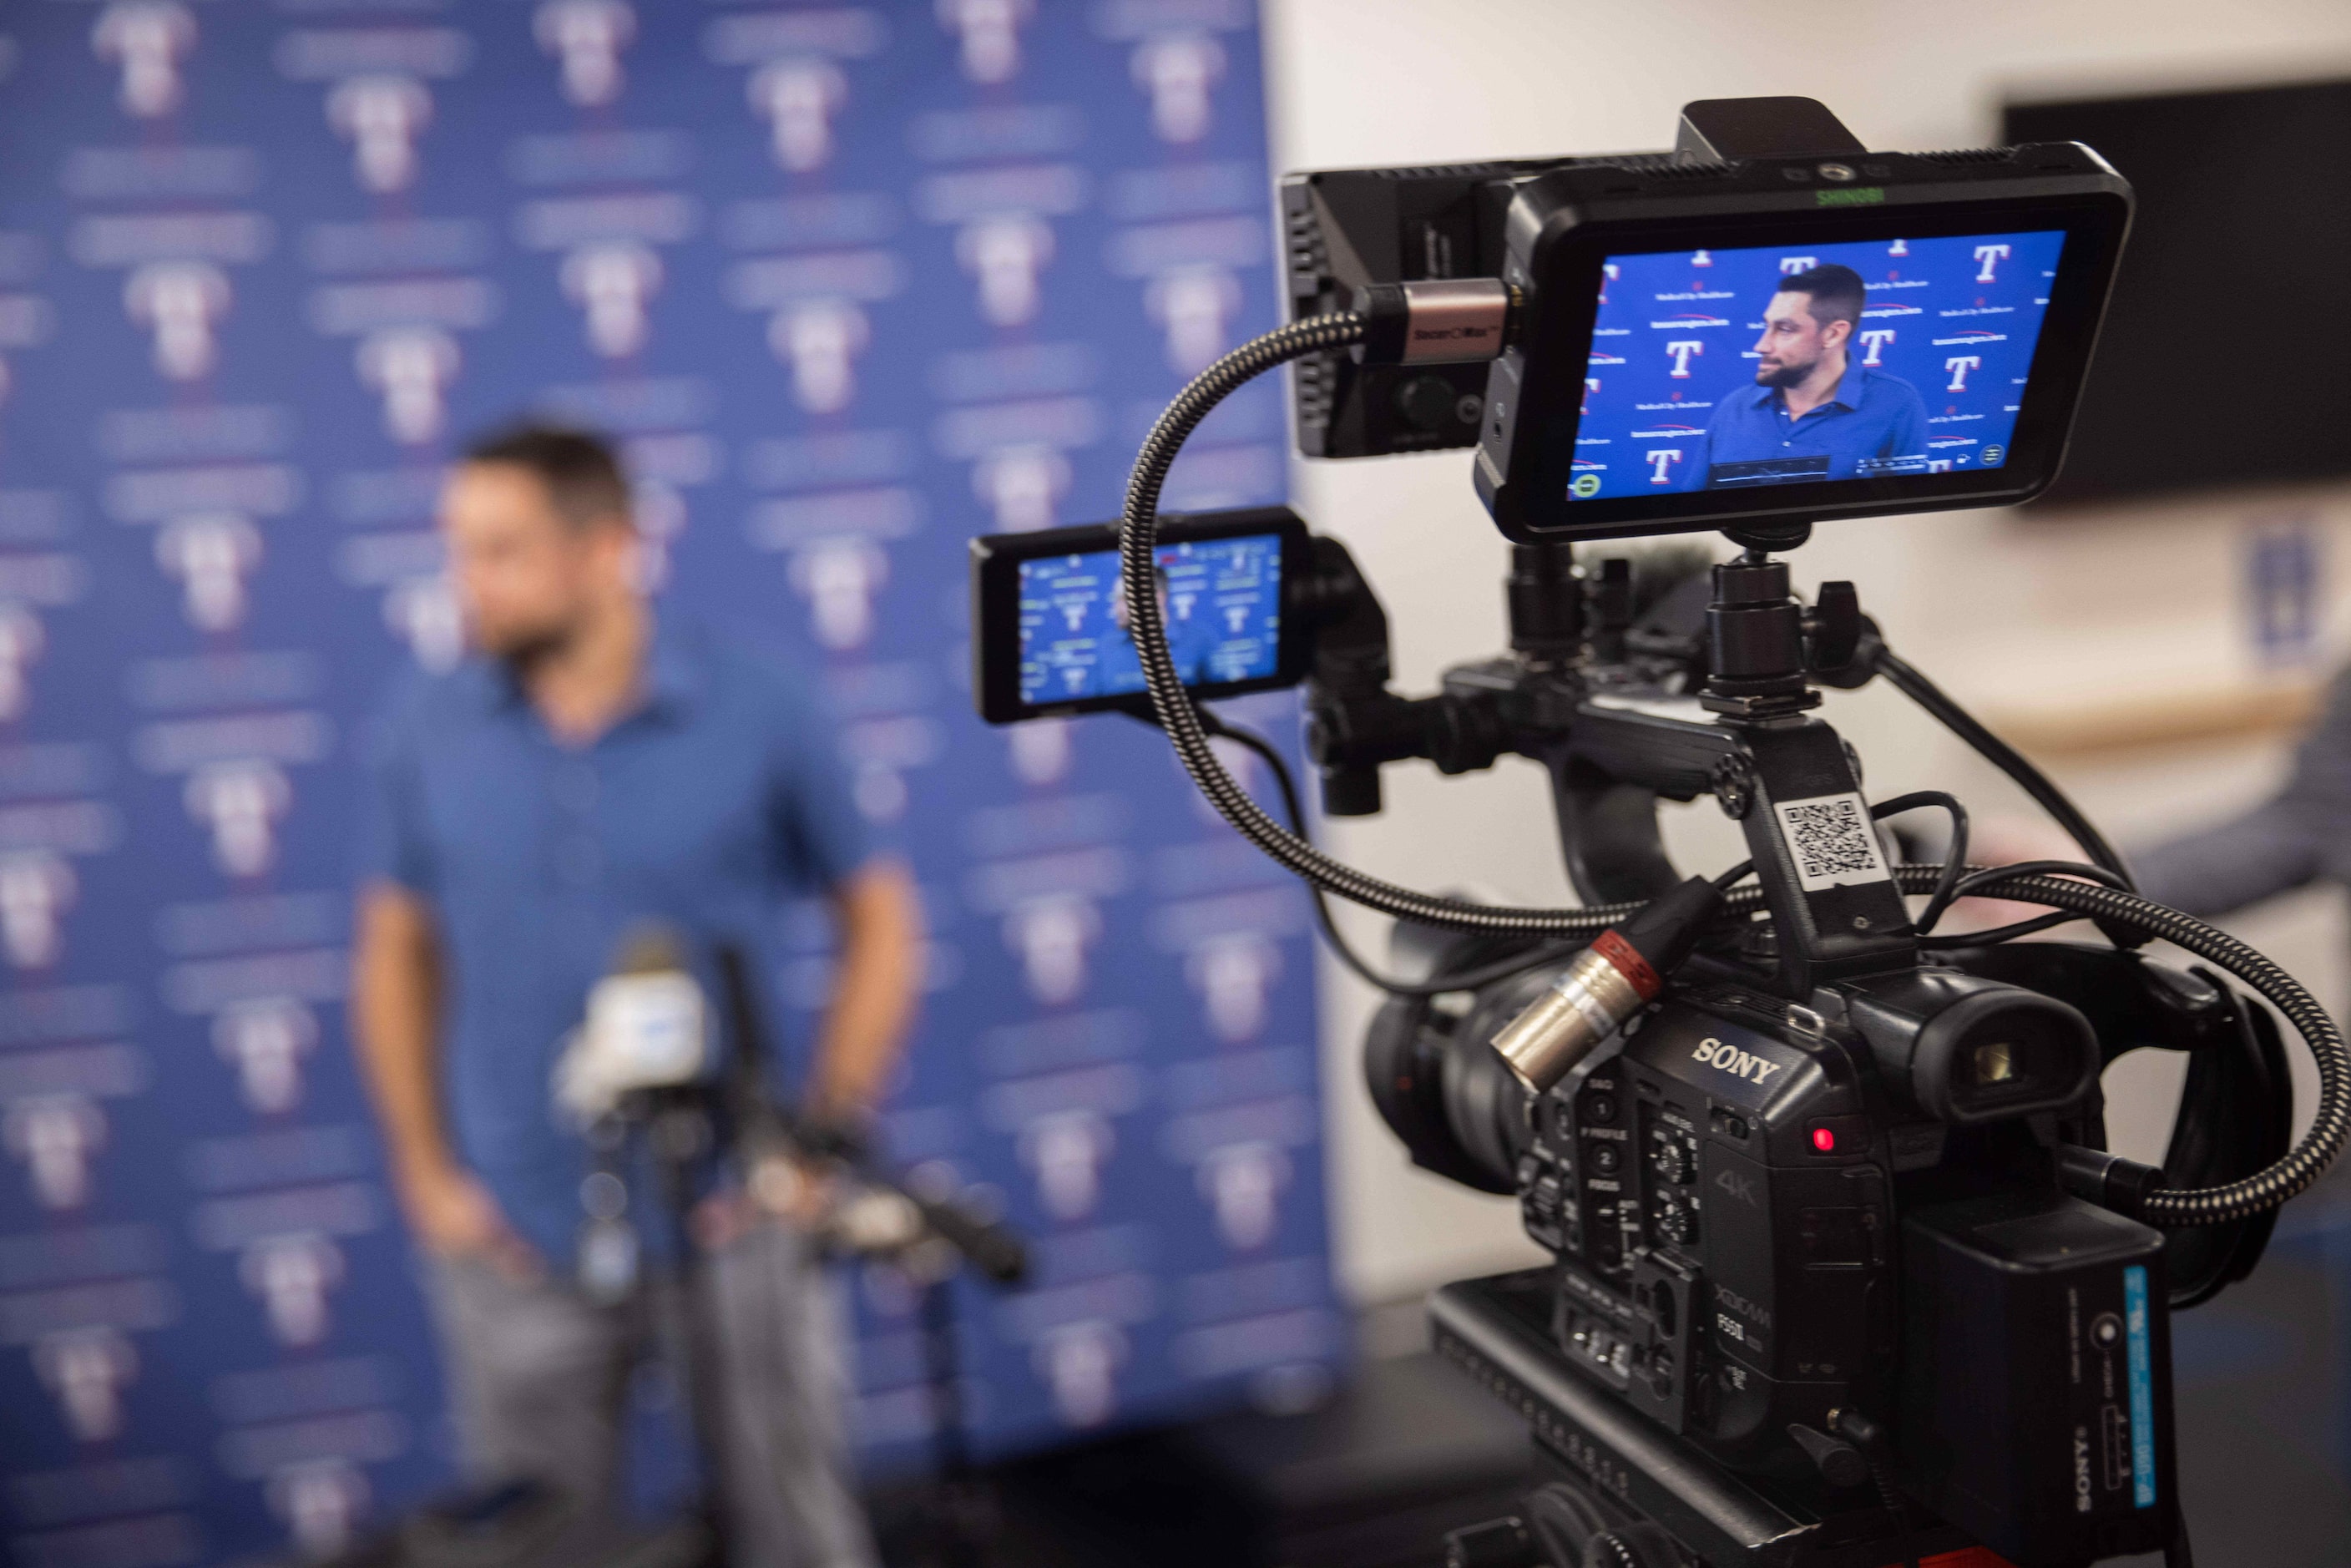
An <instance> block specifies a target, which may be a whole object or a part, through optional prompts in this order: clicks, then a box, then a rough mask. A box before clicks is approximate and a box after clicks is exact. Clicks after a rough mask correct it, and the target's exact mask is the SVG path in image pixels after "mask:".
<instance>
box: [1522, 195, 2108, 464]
mask: <svg viewBox="0 0 2351 1568" xmlns="http://www.w3.org/2000/svg"><path fill="white" fill-rule="evenodd" d="M2064 244H2065V234H2064V231H2063V230H2059V229H2048V230H2036V231H2032V232H2029V233H2022V234H1980V235H1944V236H1941V237H1938V238H1928V239H1882V240H1865V241H1858V242H1846V243H1832V244H1815V245H1804V246H1784V245H1782V246H1754V247H1750V248H1741V249H1733V250H1706V249H1699V250H1675V251H1670V252H1656V253H1650V254H1640V255H1627V256H1609V257H1608V258H1607V260H1606V261H1605V262H1604V264H1603V267H1602V284H1601V293H1600V302H1599V309H1598V312H1597V314H1596V316H1595V318H1594V319H1593V330H1592V350H1591V357H1590V361H1589V362H1588V364H1587V365H1586V368H1585V371H1584V383H1583V408H1582V411H1581V415H1580V417H1579V419H1578V421H1577V423H1576V426H1575V455H1574V459H1573V469H1572V471H1571V474H1570V476H1569V480H1568V485H1567V492H1568V502H1569V507H1570V509H1571V510H1573V506H1574V503H1576V502H1579V501H1597V500H1605V499H1612V498H1626V497H1640V496H1661V495H1671V494H1674V493H1676V492H1687V491H1696V490H1718V491H1729V490H1742V489H1761V488H1762V487H1765V486H1779V485H1798V484H1816V483H1820V482H1823V481H1837V480H1854V479H1886V478H1901V477H1907V476H1916V475H1930V474H1953V473H1963V472H1968V471H1972V470H1978V469H1997V468H2000V467H2001V466H2002V465H2004V464H2006V463H2007V461H2008V459H2009V455H2010V453H2011V449H2012V444H2013V437H2014V434H2015V431H2016V424H2017V415H2018V413H2019V412H2020V410H2021V409H2022V405H2023V402H2024V396H2025V389H2026V385H2027V382H2028V381H2029V379H2030V377H2031V373H2032V355H2033V350H2034V348H2035V347H2036V346H2037V345H2038V343H2039V342H2040V339H2041V329H2042V324H2043V319H2044V318H2045V317H2046V315H2047V313H2048V308H2049V299H2050V293H2051V289H2052V287H2053V285H2054V283H2055V281H2056V278H2057V273H2058V260H2059V256H2060V254H2061V253H2062V251H2063V250H2064Z"/></svg>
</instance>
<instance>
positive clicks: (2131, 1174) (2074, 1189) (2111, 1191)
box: [2057, 1144, 2171, 1219]
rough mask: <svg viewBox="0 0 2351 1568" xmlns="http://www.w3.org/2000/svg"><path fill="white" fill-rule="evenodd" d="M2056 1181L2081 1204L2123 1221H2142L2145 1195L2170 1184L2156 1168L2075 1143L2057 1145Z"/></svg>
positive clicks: (2145, 1210)
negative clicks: (2108, 1213) (2088, 1204)
mask: <svg viewBox="0 0 2351 1568" xmlns="http://www.w3.org/2000/svg"><path fill="white" fill-rule="evenodd" d="M2057 1180H2058V1182H2059V1183H2060V1185H2062V1186H2064V1188H2065V1190H2066V1191H2067V1192H2070V1193H2072V1194H2073V1195H2074V1197H2078V1198H2080V1199H2081V1200H2082V1201H2083V1202H2085V1203H2095V1204H2096V1205H2097V1206H2098V1207H2100V1208H2104V1209H2110V1210H2112V1211H2113V1212H2115V1213H2116V1214H2119V1215H2121V1216H2122V1217H2123V1218H2126V1219H2144V1218H2147V1197H2148V1195H2150V1194H2152V1193H2156V1192H2160V1191H2162V1190H2163V1189H2165V1188H2166V1187H2168V1186H2170V1185H2171V1181H2170V1178H2169V1177H2168V1176H2165V1175H2164V1174H2163V1172H2162V1170H2161V1169H2160V1168H2159V1167H2158V1166H2143V1165H2141V1164H2139V1163H2138V1162H2137V1160H2126V1159H2125V1158H2124V1157H2123V1156H2122V1155H2117V1154H2112V1153H2109V1152H2108V1151H2106V1150H2105V1149H2085V1148H2084V1147H2082V1146H2081V1145H2078V1144H2064V1145H2060V1146H2059V1148H2058V1150H2057Z"/></svg>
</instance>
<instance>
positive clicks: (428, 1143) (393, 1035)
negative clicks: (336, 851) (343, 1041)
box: [351, 884, 455, 1184]
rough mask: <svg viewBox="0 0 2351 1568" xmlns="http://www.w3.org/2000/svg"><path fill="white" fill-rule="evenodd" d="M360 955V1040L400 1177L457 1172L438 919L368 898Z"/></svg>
mask: <svg viewBox="0 0 2351 1568" xmlns="http://www.w3.org/2000/svg"><path fill="white" fill-rule="evenodd" d="M358 927H359V932H358V942H357V945H356V951H355V952H354V954H353V964H352V971H353V972H352V988H351V1025H352V1030H351V1032H352V1037H353V1040H354V1042H355V1043H356V1045H357V1047H358V1052H359V1059H360V1068H361V1070H362V1071H363V1072H364V1074H365V1076H366V1079H367V1085H368V1091H369V1093H370V1096H371V1098H372V1099H373V1101H374V1102H375V1108H376V1114H377V1117H378V1119H379V1120H380V1121H381V1124H382V1127H383V1135H384V1143H385V1145H386V1147H387V1149H388V1150H389V1152H390V1154H391V1156H392V1172H393V1176H395V1178H396V1179H398V1180H400V1181H401V1182H402V1183H403V1184H405V1183H407V1182H411V1181H413V1180H416V1179H418V1178H419V1177H423V1178H427V1179H429V1178H430V1177H432V1176H437V1175H441V1174H444V1173H445V1172H447V1171H448V1170H450V1169H451V1168H452V1167H453V1166H454V1165H455V1161H454V1160H453V1158H452V1156H451V1155H450V1151H449V1140H448V1135H447V1133H446V1131H445V1129H444V1125H443V1120H442V1113H441V1084H440V1054H439V1049H438V1040H437V1038H436V1033H435V1031H436V1030H437V1028H438V1015H439V1011H440V965H439V956H438V947H437V944H436V941H435V938H434V930H433V923H432V917H431V915H430V914H429V913H428V912H427V910H426V909H425V906H424V904H423V902H422V901H421V900H420V899H418V898H417V897H416V895H415V894H413V893H410V892H408V891H407V890H406V889H404V888H398V887H393V886H390V885H388V884H378V885H375V886H371V887H369V888H367V889H366V890H364V891H363V892H362V893H361V894H360V904H359V921H358Z"/></svg>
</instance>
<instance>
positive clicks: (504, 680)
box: [467, 617, 705, 718]
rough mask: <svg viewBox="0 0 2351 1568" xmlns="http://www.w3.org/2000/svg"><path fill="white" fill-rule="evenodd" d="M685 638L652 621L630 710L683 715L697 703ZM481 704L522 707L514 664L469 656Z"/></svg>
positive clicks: (695, 665) (699, 679) (697, 672)
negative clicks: (639, 694)
mask: <svg viewBox="0 0 2351 1568" xmlns="http://www.w3.org/2000/svg"><path fill="white" fill-rule="evenodd" d="M689 641H690V640H689V639H688V638H687V637H686V636H685V635H684V633H683V632H680V631H679V630H677V629H676V628H674V627H672V626H671V625H670V624H669V622H667V621H665V620H662V619H660V618H658V617H657V618H656V619H655V620H654V622H653V646H652V648H651V649H650V650H649V652H648V653H647V655H646V659H645V671H644V679H643V687H644V700H643V702H642V703H641V704H639V705H638V706H637V707H636V708H635V709H633V710H632V712H633V713H640V714H648V715H653V716H659V717H664V718H683V717H684V716H686V715H687V714H688V713H690V712H692V711H693V709H694V706H695V704H696V703H697V702H698V701H700V699H701V697H702V694H703V689H704V684H705V683H704V674H703V670H702V664H701V662H700V661H699V660H698V659H696V658H695V652H694V649H693V648H692V647H691V646H690V645H689ZM467 673H468V674H469V675H470V676H471V678H472V680H473V682H474V685H475V691H476V694H477V695H479V697H480V698H481V702H482V706H485V707H486V708H490V709H493V710H514V709H518V708H522V707H526V706H528V704H529V695H528V693H526V692H525V691H524V690H523V689H522V682H521V680H520V679H519V678H518V677H517V675H516V674H515V668H514V666H513V665H512V664H508V663H507V661H506V660H504V659H485V658H475V659H472V660H469V661H468V662H467Z"/></svg>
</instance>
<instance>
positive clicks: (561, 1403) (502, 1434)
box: [431, 1225, 876, 1568]
mask: <svg viewBox="0 0 2351 1568" xmlns="http://www.w3.org/2000/svg"><path fill="white" fill-rule="evenodd" d="M431 1279H432V1281H433V1289H432V1295H433V1298H434V1315H435V1317H436V1318H437V1320H438V1322H439V1325H440V1330H441V1340H442V1347H443V1359H444V1363H445V1364H446V1365H447V1367H448V1372H449V1383H450V1389H449V1397H450V1405H451V1407H452V1409H453V1410H454V1412H455V1416H456V1421H457V1428H458V1437H459V1440H460V1442H461V1444H462V1445H463V1448H464V1452H465V1464H466V1468H467V1469H468V1470H469V1471H471V1472H472V1473H473V1474H474V1475H475V1476H477V1477H481V1478H484V1479H503V1478H508V1477H516V1476H530V1477H536V1478H538V1479H544V1480H548V1481H551V1482H553V1483H554V1484H556V1485H558V1486H560V1487H562V1488H564V1489H565V1490H568V1491H570V1492H571V1493H573V1494H574V1495H575V1496H577V1497H579V1498H580V1499H582V1500H584V1501H585V1502H586V1503H587V1504H588V1506H590V1508H601V1509H606V1510H612V1511H617V1509H616V1507H615V1504H616V1500H617V1499H618V1496H619V1481H620V1467H621V1432H622V1407H623V1404H624V1401H625V1396H626V1392H627V1386H628V1380H629V1373H630V1369H631V1367H632V1364H634V1362H635V1360H636V1357H637V1353H638V1352H639V1350H640V1349H641V1348H642V1347H643V1343H644V1341H645V1334H646V1328H647V1323H648V1318H649V1313H648V1312H647V1311H646V1310H645V1307H644V1304H643V1302H636V1303H627V1304H623V1305H621V1306H617V1307H605V1306H599V1305H597V1304H595V1303H594V1302H591V1301H589V1300H588V1299H586V1298H585V1297H583V1296H582V1295H581V1294H580V1291H578V1290H577V1289H576V1288H575V1287H574V1286H573V1285H572V1284H571V1282H570V1281H569V1280H568V1279H564V1278H561V1277H559V1276H557V1277H549V1278H545V1279H541V1280H538V1281H534V1282H530V1283H522V1282H518V1281H515V1280H513V1279H511V1278H509V1277H508V1276H507V1275H506V1274H505V1273H503V1272H501V1271H500V1270H498V1269H497V1268H496V1267H495V1266H494V1265H492V1264H491V1263H489V1262H488V1261H486V1260H482V1259H478V1258H467V1257H459V1258H439V1259H435V1260H434V1261H433V1264H432V1268H431ZM697 1287H698V1288H697V1289H696V1290H695V1291H694V1292H693V1296H694V1300H693V1301H692V1303H691V1305H692V1310H693V1311H694V1312H695V1322H696V1324H697V1326H698V1327H699V1329H700V1331H701V1332H700V1334H699V1338H700V1340H701V1343H703V1344H704V1345H705V1346H708V1347H710V1349H711V1351H712V1353H713V1354H708V1355H706V1356H705V1358H704V1359H705V1362H707V1363H714V1364H706V1365H705V1366H704V1367H703V1368H702V1375H701V1377H700V1379H699V1380H698V1381H699V1386H697V1387H695V1388H694V1389H693V1390H692V1394H693V1397H694V1398H695V1401H696V1408H697V1409H698V1410H700V1411H701V1412H703V1413H704V1416H703V1425H704V1426H705V1427H715V1428H716V1432H717V1433H718V1435H719V1437H720V1449H721V1452H720V1454H719V1456H718V1458H717V1465H718V1476H717V1479H718V1482H719V1493H720V1496H721V1497H722V1499H723V1500H724V1505H725V1514H724V1518H723V1520H722V1521H721V1522H722V1524H723V1526H724V1528H725V1531H726V1539H727V1552H728V1560H729V1562H730V1563H731V1564H732V1568H871V1565H872V1563H875V1561H876V1557H875V1554H874V1550H873V1542H872V1535H871V1534H870V1532H869V1531H868V1530H867V1527H866V1522H865V1518H864V1515H863V1513H862V1511H860V1509H859V1507H858V1503H857V1499H856V1496H855V1494H854V1493H853V1491H852V1478H851V1473H850V1469H849V1462H848V1452H847V1444H846V1441H845V1438H844V1434H843V1431H842V1425H841V1402H842V1399H843V1397H844V1396H845V1393H846V1388H845V1385H846V1382H847V1378H846V1375H845V1374H846V1369H845V1366H844V1364H843V1359H842V1354H841V1335H840V1331H839V1329H838V1327H837V1326H836V1324H835V1323H834V1322H833V1316H834V1314H833V1312H832V1310H831V1301H830V1299H829V1297H828V1295H827V1292H826V1289H825V1281H824V1273H823V1270H822V1269H821V1268H820V1266H819V1265H818V1264H817V1263H816V1262H815V1260H813V1259H811V1258H810V1255H809V1251H808V1248H807V1245H806V1243H805V1242H804V1241H803V1240H802V1239H800V1238H799V1236H798V1235H796V1234H794V1233H793V1232H791V1231H789V1230H787V1229H785V1228H782V1227H780V1226H777V1225H760V1226H757V1227H755V1228H752V1229H751V1230H750V1231H749V1232H748V1233H747V1234H746V1235H745V1236H743V1237H742V1238H741V1239H737V1241H735V1242H733V1243H731V1244H729V1245H728V1246H726V1247H724V1248H722V1249H718V1250H717V1251H716V1252H712V1253H706V1254H705V1255H704V1256H703V1259H702V1264H701V1270H700V1274H699V1279H698V1281H697ZM673 1321H674V1314H673Z"/></svg>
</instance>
